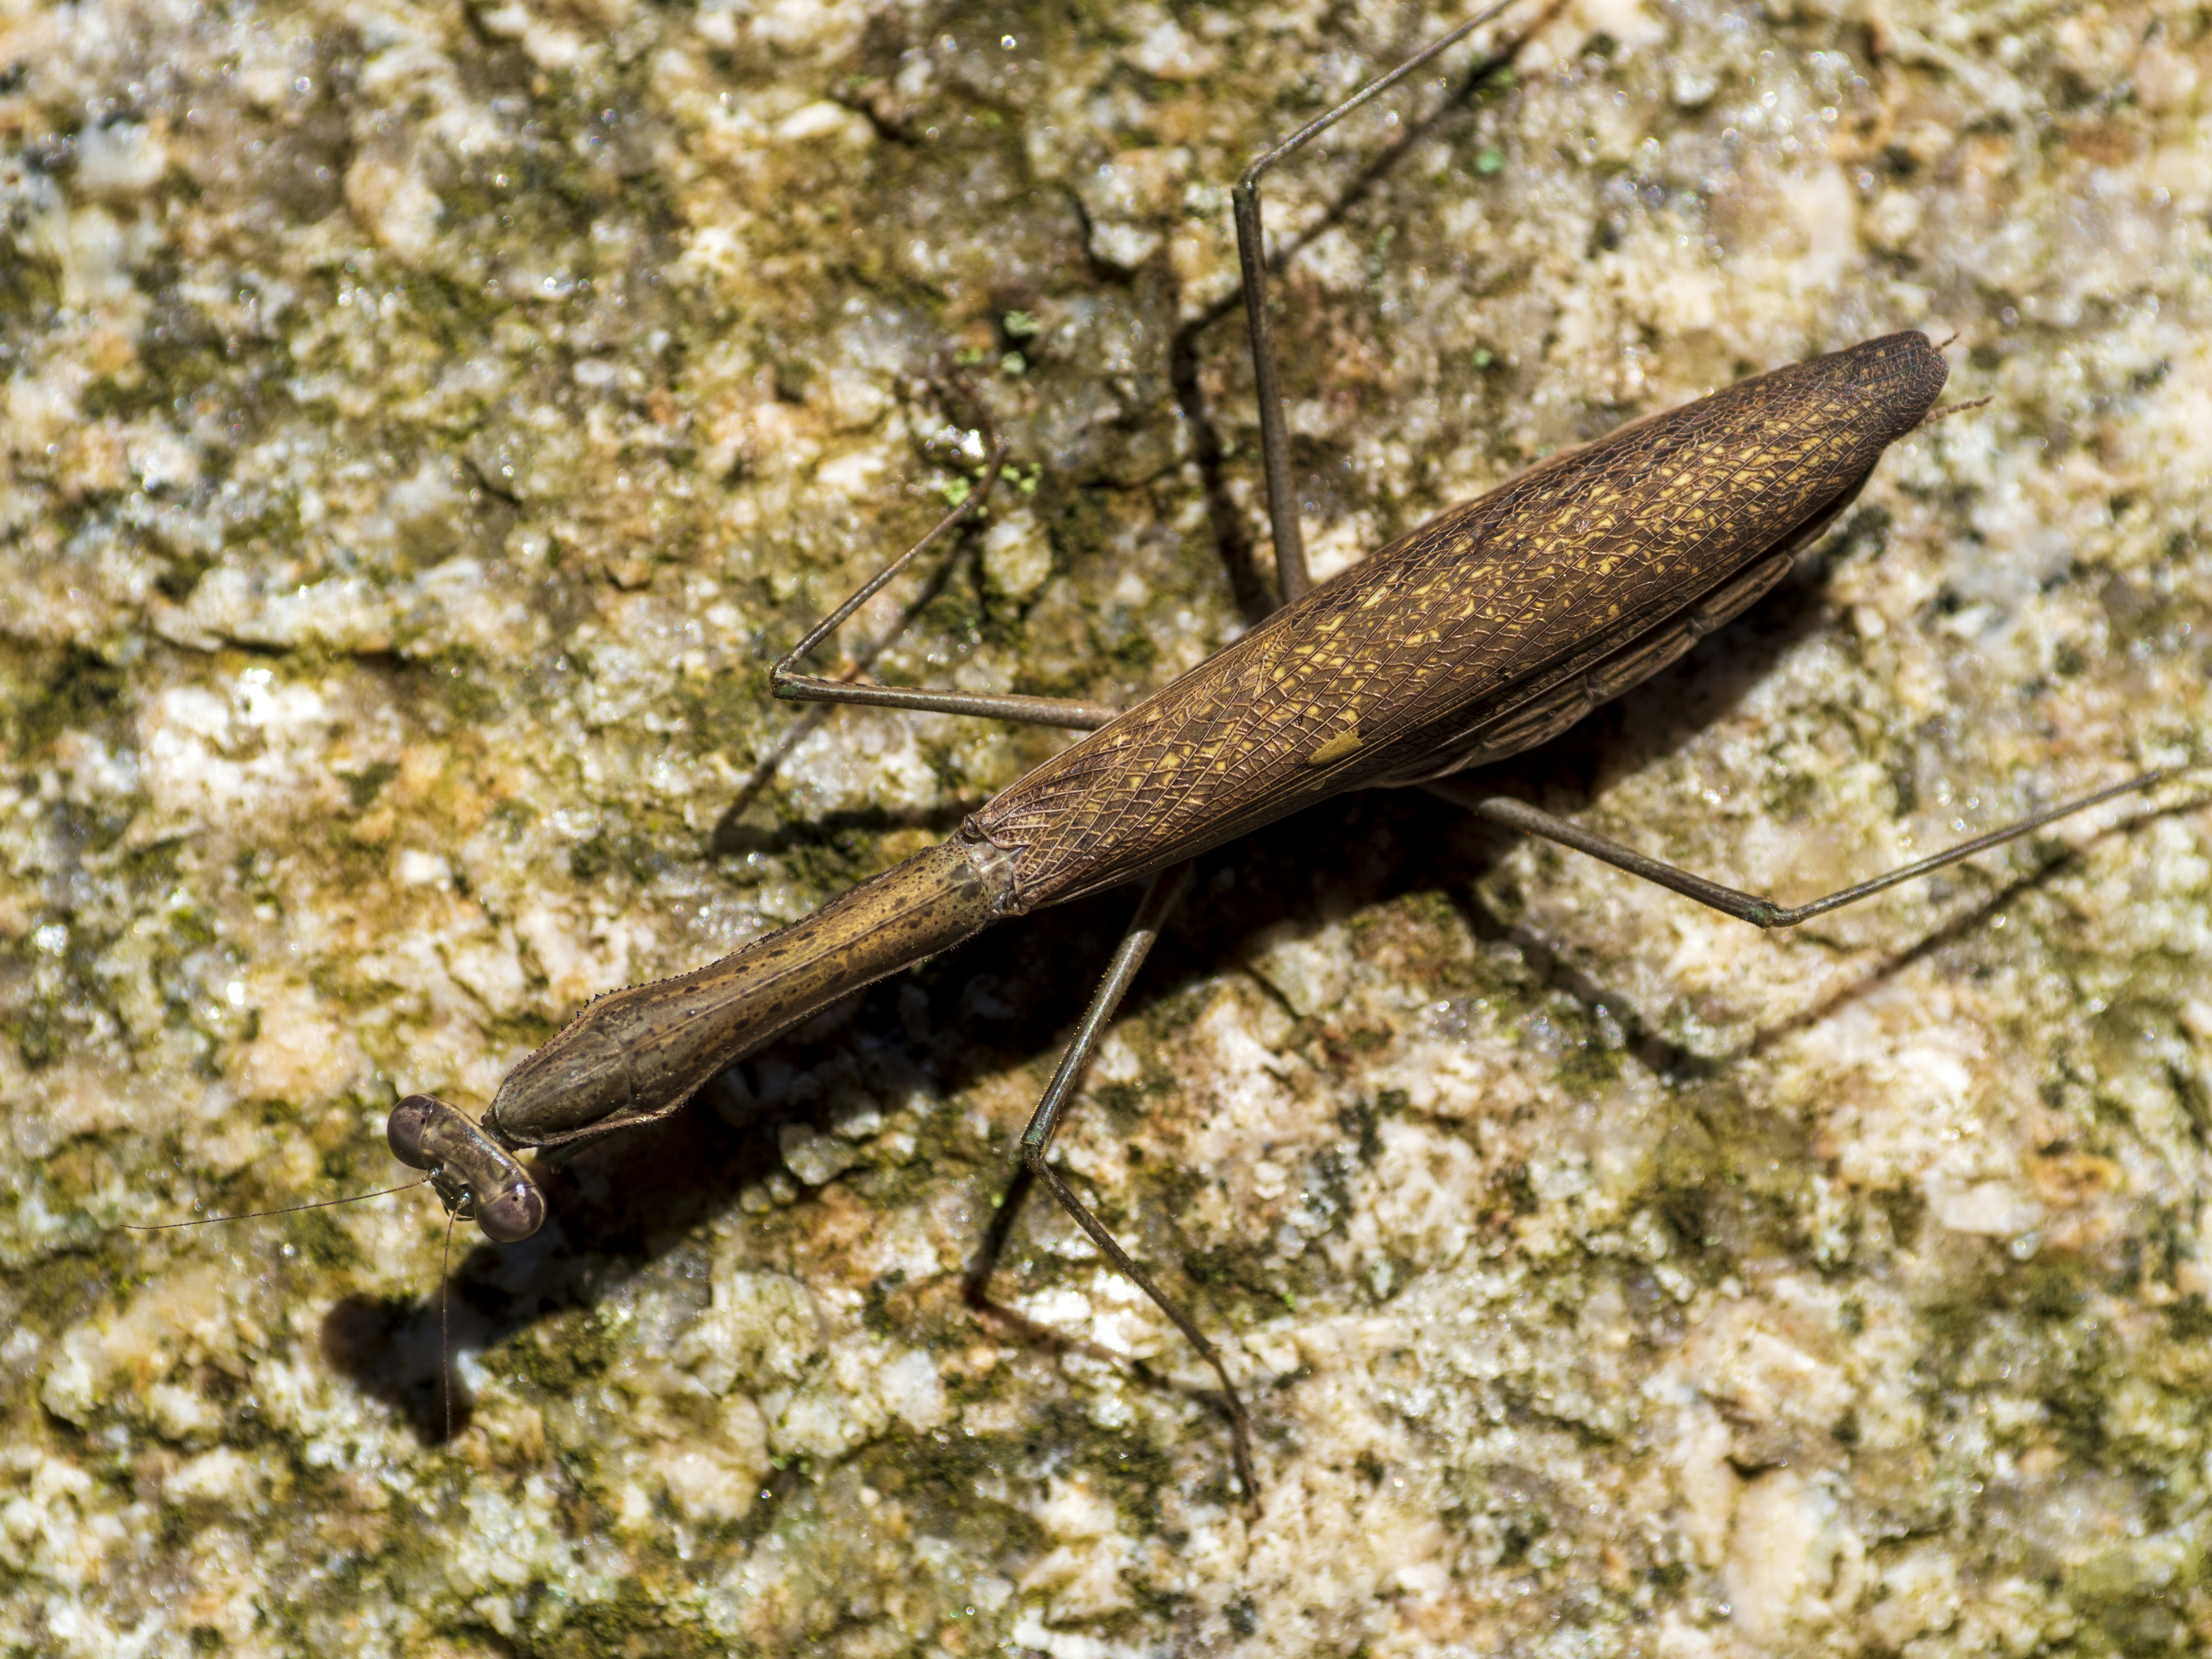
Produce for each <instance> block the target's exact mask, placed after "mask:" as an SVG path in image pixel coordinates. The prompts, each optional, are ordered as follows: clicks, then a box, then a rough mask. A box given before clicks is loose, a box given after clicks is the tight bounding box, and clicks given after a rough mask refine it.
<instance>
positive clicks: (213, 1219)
mask: <svg viewBox="0 0 2212 1659" xmlns="http://www.w3.org/2000/svg"><path fill="white" fill-rule="evenodd" d="M429 1184H430V1182H429V1180H428V1177H427V1176H426V1177H425V1178H424V1179H422V1180H421V1181H410V1182H403V1183H402V1184H400V1185H399V1186H397V1187H379V1188H376V1189H375V1190H374V1192H367V1193H353V1194H349V1195H348V1196H346V1197H344V1198H319V1199H317V1200H314V1201H313V1203H310V1204H286V1205H282V1206H279V1207H277V1208H276V1209H273V1210H241V1211H240V1212H239V1213H238V1214H236V1215H203V1216H195V1217H194V1218H192V1219H191V1220H190V1221H156V1222H150V1223H149V1222H137V1221H124V1222H118V1224H117V1225H118V1226H119V1227H121V1229H122V1230H123V1231H125V1232H126V1233H167V1232H173V1231H176V1230H177V1229H178V1228H179V1227H212V1226H214V1225H216V1223H217V1222H219V1221H258V1220H260V1219H261V1218H263V1217H264V1216H271V1215H298V1214H299V1213H301V1212H302V1211H304V1210H331V1209H336V1208H337V1206H339V1205H341V1204H359V1203H361V1202H362V1201H363V1200H366V1199H371V1198H385V1197H387V1196H389V1195H390V1194H393V1193H411V1192H413V1191H414V1190H415V1189H416V1188H417V1187H427V1186H428V1185H429Z"/></svg>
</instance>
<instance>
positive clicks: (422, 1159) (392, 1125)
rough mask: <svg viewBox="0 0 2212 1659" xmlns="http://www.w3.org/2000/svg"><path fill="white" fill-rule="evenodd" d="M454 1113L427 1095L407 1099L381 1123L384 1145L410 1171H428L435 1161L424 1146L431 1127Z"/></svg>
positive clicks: (444, 1104)
mask: <svg viewBox="0 0 2212 1659" xmlns="http://www.w3.org/2000/svg"><path fill="white" fill-rule="evenodd" d="M452 1113H453V1108H452V1107H450V1106H448V1105H447V1104H446V1103H445V1102H444V1101H442V1100H438V1099H435V1098H434V1097H431V1096H429V1095H410V1096H408V1097H407V1098H406V1099H404V1100H403V1101H401V1102H400V1103H398V1105H397V1106H394V1107H393V1108H392V1115H391V1116H390V1117H388V1118H386V1119H385V1121H384V1139H385V1144H386V1146H390V1147H391V1148H392V1157H394V1158H398V1160H399V1161H400V1162H401V1163H402V1164H405V1165H406V1166H407V1167H408V1168H409V1169H410V1170H427V1169H428V1168H429V1167H430V1166H431V1164H433V1163H435V1161H436V1160H435V1158H434V1157H433V1156H432V1154H431V1153H430V1152H429V1151H428V1148H427V1147H426V1146H424V1145H423V1141H424V1139H425V1137H426V1136H427V1135H428V1133H429V1132H430V1127H431V1125H432V1124H434V1123H435V1122H436V1121H438V1120H439V1117H440V1115H441V1114H452Z"/></svg>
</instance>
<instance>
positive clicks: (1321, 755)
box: [1306, 720, 1359, 766]
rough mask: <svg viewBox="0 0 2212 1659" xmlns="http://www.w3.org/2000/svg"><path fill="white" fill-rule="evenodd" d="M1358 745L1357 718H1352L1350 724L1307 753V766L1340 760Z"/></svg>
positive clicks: (1322, 764)
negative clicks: (1310, 752)
mask: <svg viewBox="0 0 2212 1659" xmlns="http://www.w3.org/2000/svg"><path fill="white" fill-rule="evenodd" d="M1358 747H1359V722H1358V720H1354V721H1352V724H1351V725H1349V726H1346V727H1345V728H1344V730H1343V731H1341V732H1338V733H1337V734H1336V735H1335V736H1334V737H1333V738H1330V739H1329V740H1328V742H1327V743H1325V744H1322V746H1321V747H1320V748H1318V749H1316V750H1314V751H1313V753H1312V754H1310V755H1308V756H1307V757H1306V764H1307V765H1308V766H1327V765H1328V764H1329V763H1331V762H1332V761H1340V760H1342V759H1343V758H1344V757H1346V755H1348V754H1350V753H1351V752H1352V750H1355V749H1357V748H1358Z"/></svg>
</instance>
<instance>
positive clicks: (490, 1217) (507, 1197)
mask: <svg viewBox="0 0 2212 1659" xmlns="http://www.w3.org/2000/svg"><path fill="white" fill-rule="evenodd" d="M543 1225H545V1194H543V1193H541V1192H539V1191H538V1188H536V1187H535V1186H534V1185H532V1183H531V1182H528V1181H520V1182H515V1183H513V1185H511V1186H509V1187H508V1188H507V1189H506V1190H505V1191H503V1192H501V1193H499V1194H496V1195H495V1196H494V1197H492V1198H490V1199H489V1200H486V1199H479V1200H477V1226H479V1227H481V1228H483V1233H484V1237H486V1238H489V1239H490V1240H492V1241H493V1242H494V1243H500V1244H512V1243H514V1242H515V1241H516V1240H518V1239H523V1238H527V1237H530V1235H531V1234H532V1233H534V1232H536V1231H538V1228H540V1227H542V1226H543Z"/></svg>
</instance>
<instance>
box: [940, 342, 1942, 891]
mask: <svg viewBox="0 0 2212 1659" xmlns="http://www.w3.org/2000/svg"><path fill="white" fill-rule="evenodd" d="M1945 375H1946V370H1945V368H1944V363H1943V360H1942V356H1940V355H1938V353H1937V352H1936V349H1935V348H1934V346H1933V345H1931V344H1930V343H1929V341H1928V339H1927V337H1925V336H1923V335H1920V334H1893V335H1888V336H1886V337H1883V338H1881V339H1878V340H1869V341H1866V342H1864V343H1862V344H1859V345H1856V346H1852V347H1850V349H1847V350H1844V351H1838V352H1832V353H1830V354H1828V355H1827V356H1823V357H1815V358H1812V359H1809V360H1808V361H1807V362H1802V363H1795V364H1791V365H1790V366H1789V367H1788V368H1781V369H1777V370H1775V371H1774V372H1772V373H1771V374H1763V375H1760V376H1758V377H1757V378H1755V379H1753V380H1742V381H1739V382H1737V383H1736V384H1735V385H1734V386H1729V387H1726V388H1725V389H1723V390H1722V391H1720V392H1716V393H1714V394H1713V395H1712V396H1711V397H1710V398H1703V399H1700V400H1699V401H1698V402H1696V403H1693V404H1686V405H1684V406H1683V407H1681V408H1679V409H1674V410H1668V411H1667V412H1665V413H1663V414H1661V415H1657V416H1652V417H1650V418H1649V419H1646V420H1644V421H1639V422H1636V423H1635V424H1633V425H1632V426H1629V427H1626V428H1621V429H1620V431H1618V432H1615V433H1614V434H1613V435H1611V436H1609V437H1606V438H1602V439H1600V440H1599V441H1596V442H1595V443H1593V444H1590V445H1588V446H1586V447H1583V448H1582V449H1580V450H1577V451H1575V452H1573V453H1569V454H1566V455H1562V456H1555V457H1553V459H1551V460H1549V461H1547V462H1545V463H1543V464H1542V465H1539V466H1536V467H1534V468H1532V469H1530V470H1529V471H1527V472H1524V473H1522V474H1521V475H1520V476H1519V477H1516V478H1515V479H1513V480H1511V481H1510V482H1509V483H1506V484H1504V485H1503V486H1502V487H1500V488H1499V489H1496V490H1493V491H1492V492H1491V493H1490V494H1489V495H1485V496H1483V497H1481V498H1480V500H1477V501H1470V502H1468V503H1466V504H1464V505H1462V506H1461V507H1454V508H1452V509H1451V510H1449V511H1448V512H1446V513H1442V514H1439V515H1438V516H1437V518H1435V519H1433V520H1430V522H1429V523H1427V524H1426V525H1424V526H1421V528H1419V530H1416V531H1414V532H1413V533H1412V534H1411V535H1408V536H1406V537H1403V538H1401V539H1400V540H1398V541H1397V542H1395V543H1393V544H1391V545H1390V546H1389V547H1387V548H1385V549H1383V550H1382V551H1381V552H1379V553H1377V554H1376V555H1374V556H1372V557H1371V558H1370V559H1369V560H1367V561H1366V562H1365V563H1364V564H1361V565H1358V566H1356V567H1354V568H1352V569H1351V570H1348V571H1346V572H1345V573H1344V574H1342V575H1340V576H1338V577H1336V578H1334V580H1330V581H1328V582H1325V583H1323V584H1322V586H1319V587H1317V588H1316V589H1315V590H1314V591H1313V592H1310V593H1309V594H1307V595H1306V596H1305V597H1304V599H1300V600H1299V601H1298V602H1297V604H1295V605H1290V606H1288V607H1286V608H1285V609H1284V610H1282V611H1278V612H1277V613H1276V614H1275V615H1274V616H1273V617H1269V618H1268V619H1267V621H1266V622H1265V623H1261V625H1260V626H1259V627H1258V628H1255V629H1253V630H1252V632H1251V633H1249V634H1248V635H1245V636H1244V638H1243V639H1242V640H1240V641H1237V643H1236V644H1235V645H1232V646H1231V647H1229V648H1228V649H1226V650H1225V651H1222V652H1220V653H1218V654H1216V655H1215V656H1213V657H1212V658H1209V659H1207V660H1206V661H1205V662H1203V663H1201V664H1200V665H1198V667H1196V668H1194V669H1193V670H1192V671H1190V672H1188V674H1185V675H1183V676H1182V678H1179V679H1177V680H1176V681H1175V682H1174V683H1173V684H1170V685H1169V686H1167V687H1166V688H1165V689H1164V690H1161V691H1159V692H1158V693H1157V694H1155V695H1154V696H1152V697H1151V698H1149V699H1147V700H1146V702H1143V703H1140V704H1139V705H1138V706H1137V707H1136V708H1133V709H1131V710H1129V711H1128V713H1127V714H1123V715H1122V716H1121V718H1120V719H1119V720H1115V721H1114V722H1113V723H1112V724H1111V725H1109V726H1103V727H1102V728H1100V729H1099V730H1098V731H1097V732H1093V733H1091V736H1090V737H1088V738H1085V739H1084V740H1083V741H1082V742H1081V743H1079V744H1076V745H1074V746H1073V748H1071V749H1068V750H1066V751H1064V752H1063V753H1061V754H1060V755H1058V756H1056V757H1054V758H1053V759H1052V760H1050V761H1048V762H1047V763H1045V764H1044V765H1042V766H1041V767H1039V768H1038V769H1036V771H1034V772H1032V773H1030V775H1028V776H1027V777H1025V778H1024V779H1022V780H1021V781H1019V782H1018V783H1016V784H1014V785H1013V786H1012V787H1011V788H1009V789H1007V790H1006V792H1005V793H1002V794H1000V796H999V797H998V798H997V799H994V800H993V801H992V802H991V803H990V804H989V805H987V806H986V807H984V808H983V810H982V811H980V812H978V813H977V814H975V817H973V818H972V819H971V820H970V821H969V823H970V827H971V829H972V830H973V831H974V832H975V833H976V834H978V835H981V836H985V837H987V838H988V839H989V840H990V841H991V842H993V844H994V845H996V846H998V847H1000V848H1005V849H1006V851H1008V852H1009V853H1011V854H1013V855H1014V881H1015V888H1016V892H1017V895H1018V902H1020V903H1021V905H1022V906H1023V907H1024V908H1031V907H1034V906H1036V905H1040V904H1047V903H1053V902H1058V901H1060V900H1062V899H1066V898H1072V897H1074V896H1077V895H1079V894H1081V893H1085V892H1092V891H1096V890H1099V889H1101V888H1104V887H1109V886H1113V885H1115V884H1119V883H1121V882H1123V881H1127V880H1129V879H1130V878H1133V877H1136V876H1139V875H1142V874H1144V873H1146V872H1148V871H1151V870H1154V869H1158V868H1160V867H1162V866H1165V865H1167V864H1170V863H1172V862H1174V861H1176V860H1178V859H1182V858H1187V857H1188V856H1190V855H1191V854H1194V853H1198V852H1201V851H1204V850H1205V849H1206V848H1209V847H1212V846H1216V845H1218V844H1219V843H1220V842H1225V841H1227V840H1229V839H1231V837H1232V836H1237V835H1241V834H1243V833H1244V832H1245V831H1246V830H1249V829H1255V828H1257V827H1258V826H1259V825H1261V824H1262V823H1268V822H1270V821H1272V820H1273V819H1275V818H1278V817H1282V816H1284V815H1285V814H1286V813H1289V812H1291V811H1297V809H1298V808H1299V807H1301V806H1304V805H1308V804H1309V803H1310V802H1312V801H1315V800H1317V799H1322V797H1324V796H1327V795H1331V794H1334V793H1339V792H1340V791H1341V790H1344V789H1347V788H1352V787H1359V786H1362V785H1366V784H1372V783H1380V782H1403V781H1410V780H1412V779H1414V778H1419V777H1423V776H1432V775H1436V774H1437V772H1438V771H1448V770H1450V769H1454V768H1455V767H1456V766H1463V765H1467V764H1471V763H1473V760H1474V757H1475V755H1476V754H1478V753H1480V752H1482V751H1483V750H1484V749H1485V747H1486V744H1488V743H1489V742H1490V741H1491V739H1490V738H1488V737H1487V736H1486V729H1487V728H1489V727H1490V726H1492V722H1497V721H1505V722H1508V723H1509V724H1511V725H1512V726H1513V727H1514V729H1515V730H1516V732H1522V735H1521V736H1519V737H1518V738H1516V740H1515V741H1514V744H1513V746H1515V747H1525V746H1527V745H1528V744H1533V743H1535V742H1539V741H1541V740H1542V738H1544V737H1547V736H1549V735H1552V734H1553V732H1554V731H1555V730H1563V729H1564V728H1565V725H1567V724H1571V723H1572V721H1573V720H1575V719H1577V718H1579V716H1580V714H1581V713H1582V712H1583V710H1585V709H1586V708H1588V707H1589V706H1590V702H1591V701H1592V700H1593V699H1592V698H1591V696H1590V693H1591V692H1592V691H1593V690H1594V689H1595V688H1596V687H1598V686H1600V685H1601V684H1603V683H1604V681H1605V678H1607V672H1608V669H1607V665H1608V664H1609V663H1610V664H1612V665H1613V666H1615V667H1617V668H1619V669H1620V674H1621V675H1625V676H1626V678H1621V681H1620V683H1621V684H1624V685H1625V684H1629V683H1632V680H1633V679H1634V678H1641V677H1642V674H1644V673H1648V672H1650V671H1653V670H1655V669H1656V667H1657V666H1659V665H1660V659H1659V657H1658V655H1657V654H1656V653H1659V652H1661V651H1663V649H1665V648H1667V647H1671V646H1672V645H1674V643H1675V641H1674V639H1673V638H1672V637H1671V636H1669V637H1668V638H1667V639H1665V640H1662V641H1660V643H1659V644H1657V645H1655V646H1654V647H1652V648H1653V651H1654V653H1655V654H1654V656H1653V658H1652V659H1650V661H1649V665H1648V666H1644V665H1642V664H1643V662H1644V659H1642V658H1640V657H1635V656H1633V655H1632V656H1628V657H1623V656H1620V653H1637V652H1638V650H1639V648H1640V647H1641V646H1642V644H1643V642H1644V641H1646V638H1647V636H1650V635H1653V633H1654V630H1655V629H1662V628H1665V627H1667V626H1669V625H1671V624H1672V623H1673V622H1674V621H1675V620H1677V619H1681V620H1686V619H1687V618H1688V617H1690V616H1692V614H1693V612H1694V608H1695V607H1696V606H1697V605H1699V603H1700V602H1701V601H1702V600H1704V599H1705V598H1706V596H1708V595H1711V594H1714V593H1716V592H1717V591H1720V590H1723V589H1728V588H1729V585H1730V584H1731V583H1732V582H1733V581H1734V580H1735V579H1736V578H1737V577H1738V576H1739V575H1740V574H1742V573H1744V572H1746V571H1747V569H1749V568H1751V567H1753V565H1758V564H1761V563H1763V562H1765V561H1766V560H1767V559H1769V558H1770V557H1771V556H1773V555H1775V554H1777V553H1778V552H1780V551H1783V550H1787V549H1789V548H1790V547H1792V546H1795V545H1796V544H1797V543H1798V541H1799V540H1800V539H1801V538H1803V537H1804V536H1806V535H1808V534H1810V533H1814V532H1817V531H1818V529H1819V528H1820V527H1821V526H1825V524H1826V522H1827V521H1828V520H1831V519H1832V517H1833V516H1834V514H1835V513H1836V512H1837V511H1838V509H1839V508H1840V507H1841V506H1842V504H1843V503H1844V502H1845V501H1849V500H1850V497H1851V496H1852V495H1854V494H1855V493H1856V492H1857V489H1858V488H1859V486H1860V484H1861V483H1863V482H1864V480H1865V478H1866V476H1867V474H1868V472H1869V471H1870V470H1871V469H1872V467H1873V466H1874V464H1875V461H1876V460H1878V459H1880V458H1881V453H1882V451H1883V450H1885V449H1886V448H1887V447H1888V446H1889V445H1890V444H1891V443H1892V442H1893V441H1895V440H1896V439H1898V438H1899V437H1901V436H1902V435H1904V434H1905V433H1907V432H1909V431H1911V429H1912V428H1913V427H1914V426H1916V425H1917V424H1918V422H1919V421H1920V419H1921V417H1922V416H1923V415H1924V414H1925V413H1926V412H1927V410H1928V407H1929V404H1932V403H1933V402H1934V401H1935V398H1936V393H1937V392H1940V391H1941V390H1942V386H1943V381H1944V379H1945ZM1773 574H1777V575H1778V574H1779V571H1778V570H1777V571H1775V572H1774V573H1773ZM1754 597H1755V596H1754ZM1749 602H1750V601H1749V600H1748V599H1746V600H1745V601H1744V603H1746V604H1748V603H1749ZM1690 637H1692V638H1694V637H1695V635H1694V633H1692V635H1690ZM1684 648H1686V642H1684ZM1616 678H1618V677H1616ZM1571 683H1572V689H1571V690H1558V688H1560V687H1564V686H1568V685H1570V684H1571ZM1555 691H1556V692H1557V695H1558V696H1559V703H1558V705H1557V707H1547V710H1546V711H1544V712H1542V713H1541V714H1532V715H1531V716H1529V718H1528V724H1527V726H1526V727H1525V730H1524V729H1523V728H1522V726H1520V723H1519V722H1520V719H1521V711H1522V708H1523V707H1524V706H1525V705H1528V704H1530V703H1531V702H1534V701H1537V700H1540V699H1545V698H1548V697H1551V696H1553V694H1554V692H1555ZM1529 734H1533V735H1529ZM1495 752H1497V753H1504V752H1509V751H1508V750H1504V749H1503V748H1499V749H1497V750H1495Z"/></svg>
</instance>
